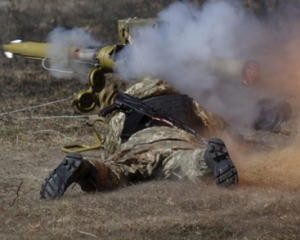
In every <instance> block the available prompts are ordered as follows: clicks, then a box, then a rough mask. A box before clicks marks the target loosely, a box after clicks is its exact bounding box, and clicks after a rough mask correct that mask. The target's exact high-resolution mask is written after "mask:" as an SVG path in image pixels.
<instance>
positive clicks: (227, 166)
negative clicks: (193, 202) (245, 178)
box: [209, 138, 238, 187]
mask: <svg viewBox="0 0 300 240" xmlns="http://www.w3.org/2000/svg"><path fill="white" fill-rule="evenodd" d="M209 142H210V143H214V144H215V145H209V152H210V157H211V158H212V159H213V160H214V161H215V162H218V163H217V165H216V169H217V170H216V171H215V172H214V177H215V183H216V184H217V185H219V186H224V187H229V186H231V185H234V184H236V183H238V173H237V171H236V168H235V166H234V165H233V162H232V160H231V159H230V156H229V154H228V151H227V148H226V146H225V144H224V142H223V141H222V140H221V139H218V138H213V139H211V140H210V141H209Z"/></svg>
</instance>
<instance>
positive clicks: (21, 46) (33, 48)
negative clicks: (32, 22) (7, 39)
mask: <svg viewBox="0 0 300 240" xmlns="http://www.w3.org/2000/svg"><path fill="white" fill-rule="evenodd" d="M47 45H48V44H46V43H36V42H19V43H18V42H16V43H14V42H12V43H10V44H4V45H3V46H2V47H3V50H4V52H8V53H14V54H17V55H21V56H23V57H27V58H33V59H43V58H45V57H47V47H48V46H47Z"/></svg>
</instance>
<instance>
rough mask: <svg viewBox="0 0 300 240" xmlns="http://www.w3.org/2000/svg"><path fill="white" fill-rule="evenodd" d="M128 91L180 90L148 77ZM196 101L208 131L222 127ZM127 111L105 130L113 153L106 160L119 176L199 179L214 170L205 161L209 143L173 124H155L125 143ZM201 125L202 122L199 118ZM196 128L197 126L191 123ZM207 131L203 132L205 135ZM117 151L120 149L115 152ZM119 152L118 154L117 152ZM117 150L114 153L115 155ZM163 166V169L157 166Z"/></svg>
mask: <svg viewBox="0 0 300 240" xmlns="http://www.w3.org/2000/svg"><path fill="white" fill-rule="evenodd" d="M126 93H128V94H130V95H131V96H134V97H138V98H146V97H149V96H156V95H163V94H170V93H177V91H176V90H175V89H173V88H172V87H171V86H170V85H169V84H167V83H166V82H164V81H162V80H158V79H157V80H146V81H143V82H140V83H137V84H135V85H133V86H132V87H131V88H129V89H128V90H127V91H126ZM193 103H194V109H195V112H196V113H197V114H198V115H199V117H200V119H202V122H203V123H204V125H205V127H206V132H205V135H208V132H210V134H209V135H211V134H212V133H213V132H214V130H215V129H219V130H222V128H224V127H225V124H224V122H223V121H222V120H221V119H219V118H216V117H215V116H214V117H213V115H212V114H211V113H209V112H207V111H205V110H204V109H202V108H200V107H199V105H198V104H197V103H196V102H193ZM124 119H125V115H124V114H123V113H118V114H117V115H115V116H114V117H112V119H111V120H110V122H109V127H108V128H107V129H108V131H109V132H104V134H103V136H102V138H103V139H104V142H103V143H104V149H103V152H104V155H105V156H110V157H109V158H108V159H107V160H106V161H105V164H106V165H107V166H109V167H110V168H111V169H112V170H113V171H114V172H115V173H116V174H117V175H118V176H119V177H120V176H121V175H124V176H125V177H126V178H127V179H128V178H129V179H130V178H135V176H139V177H138V178H139V179H141V178H142V179H149V178H153V177H154V176H155V177H156V178H157V177H160V178H170V177H176V178H188V179H190V180H196V179H197V178H198V177H200V176H203V175H204V174H206V173H207V172H210V170H209V169H208V168H207V165H206V164H205V162H204V151H205V150H206V143H203V142H199V140H197V139H195V138H194V137H193V136H191V135H190V134H188V133H187V132H185V131H183V130H180V129H175V128H170V127H151V128H146V129H144V130H141V131H139V132H137V133H135V134H133V135H132V136H131V137H130V138H129V140H128V141H127V142H125V143H122V144H121V140H120V138H119V136H120V134H121V131H122V128H123V123H124ZM199 125H201V123H200V122H199ZM191 127H192V128H195V129H196V127H197V126H191ZM203 134H204V132H201V135H202V136H203ZM115 152H116V153H115ZM114 153H115V154H114ZM112 154H114V155H112ZM158 166H160V168H162V169H160V170H159V173H158V170H157V167H158Z"/></svg>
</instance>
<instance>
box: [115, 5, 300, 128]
mask: <svg viewBox="0 0 300 240" xmlns="http://www.w3.org/2000/svg"><path fill="white" fill-rule="evenodd" d="M232 2H233V1H230V2H229V1H227V2H226V1H217V2H208V3H206V4H204V5H203V6H202V7H201V8H200V7H198V6H195V5H193V4H190V3H187V2H175V3H173V4H171V5H170V6H169V7H168V8H166V9H165V10H163V11H162V12H160V13H159V14H158V16H157V18H158V19H160V20H163V21H165V22H166V24H164V25H162V26H160V27H158V28H153V27H151V26H149V27H144V28H142V29H140V30H139V34H138V38H137V39H134V40H135V42H134V44H132V45H131V46H128V48H131V50H132V51H131V50H130V49H125V51H124V52H121V53H120V54H119V57H120V58H124V55H125V54H126V56H127V64H126V65H125V66H122V67H120V66H118V67H117V68H116V71H117V72H118V73H119V74H120V75H121V76H122V77H123V78H126V79H134V78H136V77H139V76H143V75H147V74H149V75H151V76H152V77H158V78H162V79H165V80H167V81H168V82H169V83H171V84H172V85H173V86H174V87H176V88H177V89H179V90H180V91H181V92H182V93H185V94H188V95H189V96H191V97H193V98H194V99H196V100H197V101H198V102H199V103H200V104H201V105H202V106H204V107H206V108H208V109H209V110H211V111H213V112H215V113H217V114H219V115H220V116H222V117H224V118H225V119H226V120H227V121H229V122H230V123H231V124H232V125H235V126H242V125H244V124H245V123H246V122H247V117H248V116H247V112H246V111H245V110H246V109H249V107H250V105H252V104H253V103H254V101H256V100H258V99H259V98H261V97H262V96H263V97H274V96H275V97H276V98H279V99H280V98H282V97H286V96H288V95H289V96H290V92H289V91H290V90H291V88H293V89H294V87H295V84H294V83H293V84H292V83H291V84H292V86H293V87H290V89H287V86H286V85H285V84H283V83H284V81H287V79H289V80H291V79H293V78H295V76H299V73H297V67H296V66H297V65H298V66H299V63H300V62H299V60H300V59H299V56H300V54H299V53H300V51H299V50H300V49H299V46H300V45H299V39H300V38H299V31H296V30H297V28H296V24H295V23H296V22H297V21H295V19H294V18H293V17H292V16H291V14H290V13H291V12H290V11H289V9H288V8H286V9H285V10H286V11H287V12H288V13H289V14H288V15H283V14H282V15H280V14H279V13H274V14H272V15H270V16H269V17H268V18H265V19H263V20H262V19H258V18H257V16H255V15H254V14H252V13H250V12H247V11H245V10H244V8H243V6H242V5H241V4H240V3H238V2H235V1H234V3H232ZM282 16H285V18H283V17H282ZM286 16H289V17H288V18H286ZM275 20H276V21H275ZM280 24H281V25H280ZM129 52H131V54H130V55H129V56H128V53H129ZM220 59H222V60H226V61H225V62H226V64H223V63H221V64H220ZM248 60H255V61H257V62H258V63H259V65H260V71H261V72H260V74H261V78H260V80H261V82H260V83H259V84H258V85H257V86H249V87H245V85H243V78H242V75H241V72H242V67H241V66H242V65H243V64H242V65H239V64H241V63H245V62H246V61H248ZM221 62H222V61H221ZM225 65H226V66H227V65H230V67H229V68H227V70H226V71H223V68H224V66H225ZM237 66H238V67H237ZM228 71H229V74H228ZM285 83H286V82H285ZM297 87H298V89H299V86H297ZM271 89H272V90H271Z"/></svg>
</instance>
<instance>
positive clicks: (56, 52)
mask: <svg viewBox="0 0 300 240" xmlns="http://www.w3.org/2000/svg"><path fill="white" fill-rule="evenodd" d="M47 41H48V43H49V46H50V47H49V48H48V49H47V56H48V57H49V58H51V59H54V61H52V62H51V65H50V68H51V69H54V71H50V73H51V75H53V76H54V77H57V78H77V79H79V80H81V81H82V82H83V83H86V76H87V72H88V70H89V69H90V68H91V67H92V66H91V65H84V64H82V63H78V62H77V63H76V62H75V61H73V60H71V58H70V56H69V50H70V46H81V47H86V48H87V47H99V46H101V43H100V42H99V41H96V40H94V39H93V38H92V37H91V36H90V35H89V34H88V33H87V32H86V31H85V30H84V29H82V28H78V27H74V28H72V29H71V30H68V29H65V28H62V27H58V28H55V29H54V30H53V31H52V32H50V33H49V35H48V39H47Z"/></svg>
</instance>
